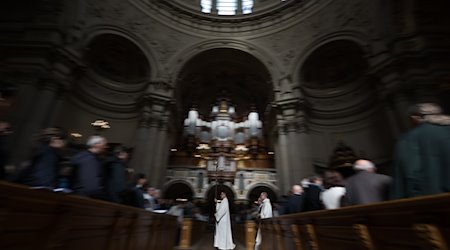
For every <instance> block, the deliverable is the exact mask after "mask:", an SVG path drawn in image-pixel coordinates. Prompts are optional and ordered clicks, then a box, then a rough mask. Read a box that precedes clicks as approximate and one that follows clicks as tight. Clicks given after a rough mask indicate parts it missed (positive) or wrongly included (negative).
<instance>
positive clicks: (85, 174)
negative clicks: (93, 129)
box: [71, 136, 107, 198]
mask: <svg viewBox="0 0 450 250" xmlns="http://www.w3.org/2000/svg"><path fill="white" fill-rule="evenodd" d="M86 145H87V150H84V151H82V152H80V153H78V154H76V155H75V156H74V157H73V158H72V161H71V164H72V166H73V171H74V173H73V179H72V185H71V186H72V189H73V190H74V192H75V194H78V195H81V196H88V197H92V198H104V190H103V185H102V184H103V181H102V180H103V171H102V167H101V162H100V160H99V158H98V156H99V155H100V154H101V153H103V152H104V151H105V149H106V146H107V141H106V139H105V138H103V137H101V136H91V137H90V138H89V139H88V141H87V143H86Z"/></svg>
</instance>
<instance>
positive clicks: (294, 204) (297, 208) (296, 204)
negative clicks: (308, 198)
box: [283, 185, 304, 214]
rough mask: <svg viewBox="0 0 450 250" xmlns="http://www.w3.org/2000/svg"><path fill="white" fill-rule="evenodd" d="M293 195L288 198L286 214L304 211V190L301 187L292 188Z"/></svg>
mask: <svg viewBox="0 0 450 250" xmlns="http://www.w3.org/2000/svg"><path fill="white" fill-rule="evenodd" d="M291 190H292V195H289V196H288V197H287V201H286V203H285V204H284V207H283V213H284V214H294V213H300V212H302V211H303V210H304V197H303V189H302V187H301V186H300V185H293V186H292V189H291Z"/></svg>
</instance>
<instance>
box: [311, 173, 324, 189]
mask: <svg viewBox="0 0 450 250" xmlns="http://www.w3.org/2000/svg"><path fill="white" fill-rule="evenodd" d="M309 182H310V183H312V184H316V185H319V186H320V185H322V178H321V177H319V176H317V175H313V176H311V177H309Z"/></svg>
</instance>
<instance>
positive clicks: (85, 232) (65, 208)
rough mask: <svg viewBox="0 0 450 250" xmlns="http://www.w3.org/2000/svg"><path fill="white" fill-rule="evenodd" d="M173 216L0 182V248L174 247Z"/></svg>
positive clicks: (130, 249) (110, 249) (134, 249)
mask: <svg viewBox="0 0 450 250" xmlns="http://www.w3.org/2000/svg"><path fill="white" fill-rule="evenodd" d="M175 233H176V218H175V217H174V216H170V215H165V214H155V213H151V212H148V211H145V210H143V209H138V208H133V207H128V206H122V205H118V204H114V203H109V202H104V201H99V200H94V199H89V198H85V197H79V196H75V195H66V194H62V193H53V192H51V191H48V190H33V189H30V188H28V187H25V186H21V185H15V184H12V183H7V182H0V249H2V250H9V249H11V250H22V249H23V250H25V249H27V250H28V249H33V250H35V249H68V250H72V249H73V250H79V249H82V250H87V249H96V250H103V249H104V250H122V249H123V250H139V249H173V247H174V244H175Z"/></svg>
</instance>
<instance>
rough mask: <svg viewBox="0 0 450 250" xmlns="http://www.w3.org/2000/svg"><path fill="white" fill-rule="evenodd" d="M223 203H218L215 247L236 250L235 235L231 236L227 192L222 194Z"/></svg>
mask: <svg viewBox="0 0 450 250" xmlns="http://www.w3.org/2000/svg"><path fill="white" fill-rule="evenodd" d="M220 198H221V199H222V200H221V201H216V202H217V203H216V213H215V214H214V216H215V218H216V232H215V234H214V247H217V248H219V249H224V250H225V249H234V248H235V247H236V245H235V244H234V243H233V235H232V234H231V220H230V207H229V205H228V199H227V195H226V194H225V192H221V193H220Z"/></svg>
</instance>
